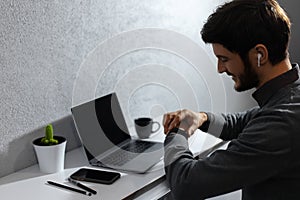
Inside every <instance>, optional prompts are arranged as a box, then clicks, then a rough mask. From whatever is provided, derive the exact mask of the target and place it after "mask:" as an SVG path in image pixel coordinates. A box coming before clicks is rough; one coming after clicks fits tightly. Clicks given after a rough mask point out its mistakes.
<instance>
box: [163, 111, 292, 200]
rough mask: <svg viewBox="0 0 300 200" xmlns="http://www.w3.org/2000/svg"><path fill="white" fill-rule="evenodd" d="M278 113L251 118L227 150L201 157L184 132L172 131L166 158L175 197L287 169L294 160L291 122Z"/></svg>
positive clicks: (205, 194) (217, 190)
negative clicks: (291, 155) (194, 156)
mask: <svg viewBox="0 0 300 200" xmlns="http://www.w3.org/2000/svg"><path fill="white" fill-rule="evenodd" d="M278 114H279V115H276V114H275V115H274V113H272V114H270V115H269V116H266V115H265V116H261V117H257V118H255V119H253V120H251V121H250V122H249V124H248V125H247V126H246V127H244V129H243V132H241V133H240V134H238V137H237V138H236V139H234V140H232V141H231V142H230V144H229V145H228V148H227V149H226V150H217V151H215V152H214V153H213V154H212V155H211V156H209V157H207V158H205V159H202V160H195V159H194V158H193V155H192V153H191V152H190V150H189V147H188V139H187V137H186V136H185V134H182V133H180V132H178V133H169V134H168V135H167V137H166V139H165V142H164V145H165V157H164V162H165V172H166V178H167V182H168V184H169V187H170V189H171V191H172V195H173V196H174V197H175V198H174V199H204V198H209V197H213V196H217V195H221V194H224V193H228V192H231V191H235V190H238V189H241V188H243V187H246V186H248V185H251V184H255V183H257V182H261V181H264V180H266V179H268V178H270V177H272V176H274V175H275V174H277V173H279V172H280V170H283V169H285V168H286V167H287V166H288V165H289V160H292V159H289V157H288V155H289V152H290V146H289V141H290V137H289V134H288V131H287V130H288V123H283V121H284V117H283V116H282V115H280V113H278ZM266 122H269V123H266ZM271 122H272V123H271ZM283 160H284V161H285V162H282V161H283Z"/></svg>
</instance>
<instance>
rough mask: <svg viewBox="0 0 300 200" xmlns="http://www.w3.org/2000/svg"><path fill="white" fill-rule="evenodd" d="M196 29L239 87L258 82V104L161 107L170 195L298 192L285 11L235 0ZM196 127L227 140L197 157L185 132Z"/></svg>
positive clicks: (296, 101)
mask: <svg viewBox="0 0 300 200" xmlns="http://www.w3.org/2000/svg"><path fill="white" fill-rule="evenodd" d="M201 34H202V39H203V40H204V42H205V43H210V44H212V47H213V51H214V54H215V55H216V57H217V59H218V64H217V67H218V72H219V73H224V72H225V73H226V74H227V75H229V76H231V77H232V79H233V81H234V83H235V85H234V88H235V90H237V91H244V90H248V89H251V88H256V91H255V92H254V93H253V98H254V99H255V100H256V101H257V103H258V106H257V107H255V108H252V109H250V110H247V111H245V112H240V113H235V114H220V115H217V114H213V113H205V112H194V111H191V110H180V111H177V112H171V113H167V114H165V116H164V129H165V133H166V134H167V135H166V139H165V158H164V161H165V172H166V177H167V181H168V183H169V186H170V189H171V196H172V198H173V199H189V200H190V199H204V198H208V197H213V196H217V195H221V194H224V193H228V192H231V191H235V190H239V189H242V198H243V199H244V200H248V199H251V200H260V199H263V200H268V199H270V200H276V199H282V200H291V199H292V200H293V199H300V155H299V154H300V79H299V67H298V65H297V64H293V65H292V64H291V63H290V60H289V57H288V44H289V39H290V21H289V18H288V17H287V15H286V13H285V12H284V11H283V9H282V8H281V7H280V6H279V5H278V3H277V2H276V1H275V0H234V1H232V2H228V3H225V4H224V5H223V6H221V7H219V8H218V9H217V10H216V11H215V12H214V13H213V14H212V15H211V16H210V17H209V18H208V20H207V22H206V23H205V25H204V26H203V29H202V31H201ZM198 128H200V129H201V130H203V131H207V132H208V133H210V134H213V135H215V136H217V137H219V138H221V139H223V140H230V141H231V142H230V143H229V145H228V147H227V149H226V150H218V151H215V152H214V153H213V154H212V155H211V156H209V157H207V158H205V159H201V160H196V159H194V158H193V156H192V153H191V152H190V151H189V149H188V143H187V140H188V137H189V136H191V135H192V134H193V133H194V131H195V130H196V129H198ZM218 130H219V131H218Z"/></svg>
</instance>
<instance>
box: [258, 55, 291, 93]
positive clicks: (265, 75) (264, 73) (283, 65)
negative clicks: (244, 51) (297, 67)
mask: <svg viewBox="0 0 300 200" xmlns="http://www.w3.org/2000/svg"><path fill="white" fill-rule="evenodd" d="M290 69H292V64H291V62H290V60H289V59H288V58H286V59H285V60H283V61H281V62H280V63H278V64H276V65H272V64H271V63H268V64H266V65H264V66H261V68H260V72H259V80H260V81H259V84H258V87H257V89H258V88H260V87H261V86H263V85H264V84H265V83H266V82H268V81H270V80H272V79H273V78H275V77H277V76H279V75H281V74H284V73H285V72H287V71H289V70H290Z"/></svg>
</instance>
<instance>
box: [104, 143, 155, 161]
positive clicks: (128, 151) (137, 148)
mask: <svg viewBox="0 0 300 200" xmlns="http://www.w3.org/2000/svg"><path fill="white" fill-rule="evenodd" d="M153 145H154V143H150V142H144V141H134V142H133V143H129V144H127V145H125V146H124V147H122V149H120V150H118V151H115V152H113V153H111V154H110V155H109V156H107V157H105V158H104V159H103V160H102V161H101V163H102V164H104V165H107V164H110V165H118V166H121V165H124V164H125V163H126V162H128V161H130V160H132V159H133V158H135V157H136V156H138V155H139V153H143V152H144V151H145V150H146V149H148V148H150V147H151V146H153Z"/></svg>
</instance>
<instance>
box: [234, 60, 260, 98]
mask: <svg viewBox="0 0 300 200" xmlns="http://www.w3.org/2000/svg"><path fill="white" fill-rule="evenodd" d="M243 62H244V66H245V70H244V73H243V74H241V75H240V76H238V77H237V78H238V80H239V81H240V85H239V86H238V87H235V90H236V91H238V92H242V91H246V90H249V89H252V88H254V87H257V86H258V83H259V81H258V76H257V74H256V73H255V72H254V70H253V69H252V66H251V64H250V61H249V58H248V56H246V58H245V59H243Z"/></svg>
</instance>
